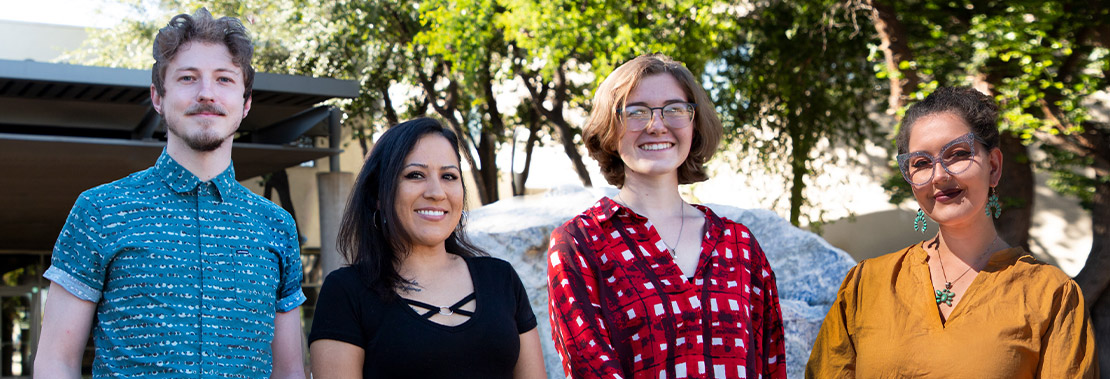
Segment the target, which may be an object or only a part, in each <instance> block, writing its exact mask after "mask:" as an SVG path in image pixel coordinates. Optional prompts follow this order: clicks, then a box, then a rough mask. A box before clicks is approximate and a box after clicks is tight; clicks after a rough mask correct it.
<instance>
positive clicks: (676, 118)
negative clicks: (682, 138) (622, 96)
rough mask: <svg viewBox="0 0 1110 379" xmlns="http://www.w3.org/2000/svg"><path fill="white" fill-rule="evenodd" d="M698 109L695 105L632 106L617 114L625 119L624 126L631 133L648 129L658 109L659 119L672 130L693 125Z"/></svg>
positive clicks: (618, 110) (619, 109)
mask: <svg viewBox="0 0 1110 379" xmlns="http://www.w3.org/2000/svg"><path fill="white" fill-rule="evenodd" d="M696 108H697V104H694V103H671V104H667V105H664V106H662V107H646V106H643V105H630V106H627V107H624V108H618V109H617V114H619V115H620V116H621V118H623V119H624V125H625V127H626V128H628V131H630V132H638V131H641V130H644V128H647V126H648V124H651V119H652V117H655V110H656V109H658V110H659V119H660V120H662V121H663V125H665V126H666V127H668V128H671V129H682V128H685V127H687V126H690V125H692V124H693V121H694V110H695V109H696Z"/></svg>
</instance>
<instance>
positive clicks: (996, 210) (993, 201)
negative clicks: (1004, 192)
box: [983, 187, 1002, 218]
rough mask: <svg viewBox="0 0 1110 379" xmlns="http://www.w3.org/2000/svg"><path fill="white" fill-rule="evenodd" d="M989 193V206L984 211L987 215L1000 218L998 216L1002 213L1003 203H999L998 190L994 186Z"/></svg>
mask: <svg viewBox="0 0 1110 379" xmlns="http://www.w3.org/2000/svg"><path fill="white" fill-rule="evenodd" d="M988 193H989V194H990V195H989V196H987V208H986V209H985V210H983V212H984V213H986V214H987V216H994V218H998V216H1001V215H1002V204H999V203H998V191H995V190H994V187H991V189H990V191H989V192H988ZM992 209H993V211H992Z"/></svg>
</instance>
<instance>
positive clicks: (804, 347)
mask: <svg viewBox="0 0 1110 379" xmlns="http://www.w3.org/2000/svg"><path fill="white" fill-rule="evenodd" d="M602 196H616V190H615V189H613V188H603V189H597V188H594V189H584V188H581V187H577V188H573V187H570V188H560V189H555V190H552V191H548V192H546V193H544V194H542V195H537V196H532V197H525V198H510V199H506V200H502V201H499V202H496V203H493V204H490V205H487V206H485V207H482V208H479V209H476V210H473V211H471V212H470V213H469V215H468V216H467V232H468V235H469V236H470V238H471V241H472V242H474V243H475V244H476V245H477V246H479V247H481V248H483V249H485V250H486V251H487V252H488V253H489V254H490V255H492V256H495V257H498V258H501V259H504V260H506V261H508V262H509V263H511V264H512V265H513V267H514V268H516V271H517V273H519V274H520V278H521V280H522V281H523V282H524V287H525V288H526V289H527V290H528V294H529V296H530V298H531V302H532V309H533V310H534V311H535V312H536V318H537V320H538V321H539V330H540V340H541V342H542V343H543V350H544V360H545V361H546V364H547V373H548V377H550V378H562V377H563V371H562V367H561V365H560V363H559V356H558V354H556V353H555V349H554V347H553V344H552V340H551V325H550V318H549V317H548V313H547V246H548V239H549V237H550V236H551V231H552V230H554V229H555V228H556V227H558V226H559V225H562V223H564V222H566V220H569V219H570V218H571V217H574V216H575V215H577V214H579V213H581V212H582V211H583V210H585V209H586V208H588V207H590V206H591V205H593V204H594V203H595V202H597V200H598V199H600V198H601V197H602ZM707 205H708V206H709V207H710V208H712V209H713V211H714V212H716V213H717V214H718V215H719V216H721V217H726V218H728V219H731V220H733V221H737V222H740V223H742V224H744V225H745V226H747V227H748V228H749V229H751V231H752V233H753V234H754V235H755V237H756V240H757V241H758V242H759V244H760V245H761V246H762V247H763V251H764V252H765V253H766V254H767V259H768V260H769V261H770V262H771V267H772V268H773V269H774V271H775V276H776V278H777V280H778V286H779V303H780V305H781V307H782V317H783V324H784V329H785V331H784V332H785V334H786V362H787V367H788V372H787V374H788V376H789V377H791V378H801V377H802V376H803V374H804V369H805V363H806V361H807V360H808V359H809V352H810V348H811V347H812V345H813V340H814V339H815V338H816V337H817V331H818V330H819V329H820V327H821V321H822V320H823V319H824V317H825V313H826V312H828V309H829V307H830V306H831V305H832V302H833V301H834V300H835V299H836V291H837V289H838V288H839V287H840V282H841V280H842V279H843V278H844V275H845V274H846V273H847V272H848V269H850V268H851V267H852V266H853V265H855V262H854V261H853V260H852V258H851V257H850V256H848V254H847V253H845V252H844V251H842V250H840V249H837V248H835V247H833V246H832V245H830V244H829V243H828V242H825V240H823V239H821V237H819V236H817V235H815V234H813V233H810V232H807V231H804V230H801V229H798V228H796V227H794V226H793V225H790V222H788V221H786V220H784V219H782V218H781V217H779V216H778V215H777V214H775V213H774V212H771V211H768V210H759V209H739V208H735V207H730V206H725V205H716V204H707Z"/></svg>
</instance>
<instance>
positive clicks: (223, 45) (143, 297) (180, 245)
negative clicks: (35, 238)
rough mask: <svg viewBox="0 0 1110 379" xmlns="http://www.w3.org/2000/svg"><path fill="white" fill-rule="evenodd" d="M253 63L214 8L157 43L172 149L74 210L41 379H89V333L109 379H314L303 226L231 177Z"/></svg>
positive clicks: (163, 33) (157, 100)
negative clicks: (304, 317) (310, 376)
mask: <svg viewBox="0 0 1110 379" xmlns="http://www.w3.org/2000/svg"><path fill="white" fill-rule="evenodd" d="M252 54H253V49H252V47H251V41H250V37H249V36H248V35H247V31H246V29H245V28H244V27H243V25H242V24H241V23H240V22H239V21H238V20H236V19H234V18H230V17H223V18H220V19H213V17H212V15H211V14H209V13H208V11H207V10H205V9H203V8H202V9H200V10H198V11H197V12H196V13H195V14H193V15H191V16H190V15H187V14H180V15H177V16H175V17H174V18H173V19H171V20H170V22H169V24H168V25H167V26H166V27H165V28H162V29H161V30H160V31H159V32H158V36H157V37H156V38H155V41H154V59H155V63H154V67H153V70H152V71H153V72H152V81H153V84H152V85H151V86H150V99H151V103H152V105H153V107H154V109H155V110H157V111H158V113H160V114H161V115H162V117H163V118H164V120H165V122H166V126H167V129H168V130H169V133H167V141H166V149H165V150H164V151H163V152H162V155H161V156H160V157H159V158H158V161H157V163H155V164H154V166H153V167H151V168H148V169H146V170H143V171H139V172H136V173H134V174H131V175H130V176H128V177H126V178H123V179H120V180H117V181H115V182H112V183H108V184H104V185H101V186H98V187H95V188H93V189H90V190H88V191H85V192H84V193H82V194H81V196H80V197H79V198H78V199H77V202H76V203H75V204H74V206H73V210H72V211H71V212H70V214H69V217H68V219H67V220H66V224H65V226H64V227H63V229H62V232H61V234H60V235H59V236H58V241H57V243H56V244H55V246H54V253H53V257H52V258H51V265H50V268H49V269H48V270H46V273H45V274H44V276H45V277H46V278H47V279H50V280H51V282H52V283H51V285H50V292H49V296H47V300H46V311H45V317H44V319H43V327H42V334H41V336H40V340H39V341H40V342H39V348H38V352H37V354H36V357H35V370H34V375H35V377H36V378H77V377H80V375H81V361H82V356H83V355H84V351H85V345H86V342H87V340H88V336H89V332H90V329H91V330H92V332H93V339H94V342H95V346H96V352H95V359H94V360H93V377H97V378H101V377H142V378H183V377H200V378H209V377H231V378H265V377H280V378H302V379H303V378H304V374H305V373H304V364H303V362H304V359H303V349H302V346H303V345H302V333H301V327H300V310H299V306H300V305H301V303H303V302H304V300H305V296H304V294H303V293H302V292H301V285H300V282H301V261H300V251H299V250H300V249H299V243H298V238H297V232H296V227H295V224H294V221H293V219H292V217H290V216H289V214H288V213H286V212H285V211H284V210H282V209H281V208H280V207H278V206H277V205H275V204H274V203H272V202H270V201H269V200H267V199H265V198H263V197H261V196H257V195H255V194H253V193H251V192H250V191H249V190H247V189H246V188H245V187H243V186H242V185H241V184H239V183H238V182H237V181H236V180H235V172H234V168H233V167H232V164H231V145H232V139H233V137H234V134H235V131H236V130H237V129H238V128H239V124H240V122H241V121H242V120H243V118H244V117H246V115H247V112H248V111H250V106H251V87H252V84H253V80H254V69H253V68H252V67H251V64H250V60H251V55H252ZM94 317H95V323H94V321H93V320H94Z"/></svg>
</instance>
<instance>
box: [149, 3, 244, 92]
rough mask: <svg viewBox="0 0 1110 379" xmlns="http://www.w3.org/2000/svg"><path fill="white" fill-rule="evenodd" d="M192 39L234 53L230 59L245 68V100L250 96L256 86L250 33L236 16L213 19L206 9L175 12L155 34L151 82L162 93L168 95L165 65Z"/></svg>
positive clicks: (242, 68)
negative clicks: (192, 11)
mask: <svg viewBox="0 0 1110 379" xmlns="http://www.w3.org/2000/svg"><path fill="white" fill-rule="evenodd" d="M189 42H203V43H211V44H223V45H224V46H227V50H228V52H230V53H231V61H232V62H234V63H235V66H237V67H239V68H240V69H241V70H243V86H244V87H246V91H245V92H243V101H244V102H246V101H247V99H248V98H250V97H251V89H252V88H253V87H254V67H253V66H251V56H252V55H254V47H253V46H251V37H250V36H249V35H248V34H247V28H245V27H243V24H242V23H240V22H239V20H238V19H236V18H234V17H220V18H219V19H213V18H212V14H211V13H208V10H207V9H204V8H200V9H197V11H196V13H194V14H193V15H192V16H190V15H187V14H184V13H182V14H179V15H177V16H173V18H172V19H170V22H169V23H168V24H166V27H164V28H162V29H160V30H158V35H157V36H155V37H154V68H153V69H152V70H151V82H152V83H153V84H154V89H155V90H156V91H158V95H159V96H166V67H168V66H169V65H170V62H173V58H174V57H176V56H177V53H178V52H180V51H181V47H182V46H185V44H187V43H189Z"/></svg>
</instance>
